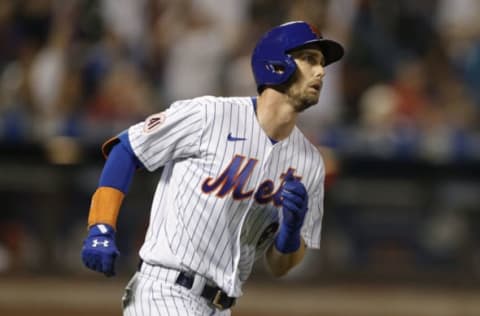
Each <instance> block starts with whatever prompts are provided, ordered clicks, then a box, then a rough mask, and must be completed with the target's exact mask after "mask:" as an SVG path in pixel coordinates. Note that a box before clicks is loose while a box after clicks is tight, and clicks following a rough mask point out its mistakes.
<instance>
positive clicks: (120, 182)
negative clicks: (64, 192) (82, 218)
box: [82, 132, 142, 276]
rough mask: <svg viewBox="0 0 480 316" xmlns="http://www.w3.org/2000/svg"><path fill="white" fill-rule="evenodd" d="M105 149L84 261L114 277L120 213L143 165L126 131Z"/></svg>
mask: <svg viewBox="0 0 480 316" xmlns="http://www.w3.org/2000/svg"><path fill="white" fill-rule="evenodd" d="M102 149H103V151H104V155H105V156H106V157H107V160H106V162H105V165H104V167H103V170H102V175H101V177H100V181H99V185H98V187H97V189H96V191H95V193H94V194H93V196H92V201H91V205H90V211H89V215H88V236H87V238H86V239H85V240H84V243H83V248H82V261H83V263H84V264H85V266H87V267H88V268H90V269H92V270H94V271H98V272H100V273H103V274H105V275H106V276H113V275H115V259H116V257H117V256H118V254H119V251H118V249H117V246H116V243H115V231H116V224H117V217H118V213H119V210H120V207H121V205H122V202H123V199H124V197H125V195H126V194H127V191H128V189H129V187H130V183H131V181H132V178H133V174H134V172H135V169H137V168H139V167H141V166H142V164H141V163H140V161H139V160H138V159H137V157H136V156H135V154H134V153H133V150H132V148H131V145H130V141H129V140H128V135H127V133H126V132H124V133H122V134H120V135H119V136H118V137H115V138H113V139H111V140H109V141H108V142H107V143H105V145H104V146H103V148H102Z"/></svg>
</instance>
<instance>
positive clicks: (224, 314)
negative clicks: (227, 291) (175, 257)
mask: <svg viewBox="0 0 480 316" xmlns="http://www.w3.org/2000/svg"><path fill="white" fill-rule="evenodd" d="M122 302H123V315H124V316H159V315H162V316H163V315H166V316H190V315H193V316H213V315H215V316H229V315H230V311H229V310H227V311H219V310H217V309H215V308H212V307H211V306H209V305H208V304H207V302H206V301H205V300H204V299H203V298H202V297H199V296H197V295H194V294H192V293H191V292H190V290H188V289H186V288H184V287H182V286H180V285H176V284H172V283H171V282H168V281H165V280H162V279H155V278H150V277H148V276H146V275H144V274H142V273H136V274H135V275H134V276H133V277H132V279H131V280H130V282H129V283H128V285H127V286H126V288H125V293H124V296H123V298H122Z"/></svg>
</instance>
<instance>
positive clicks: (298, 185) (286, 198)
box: [281, 176, 308, 231]
mask: <svg viewBox="0 0 480 316" xmlns="http://www.w3.org/2000/svg"><path fill="white" fill-rule="evenodd" d="M281 196H282V212H283V213H282V214H283V224H284V225H286V226H287V228H288V229H289V230H290V231H297V230H300V228H302V225H303V222H304V220H305V214H306V213H307V209H308V193H307V190H306V189H305V186H304V185H303V183H302V182H300V181H299V180H297V179H295V178H294V177H293V176H292V177H289V178H287V179H286V181H285V185H284V187H283V190H282V195H281Z"/></svg>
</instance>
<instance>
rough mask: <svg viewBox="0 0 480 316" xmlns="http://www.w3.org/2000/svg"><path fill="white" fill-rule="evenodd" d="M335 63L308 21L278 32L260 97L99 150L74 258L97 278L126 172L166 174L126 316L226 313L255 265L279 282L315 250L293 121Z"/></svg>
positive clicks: (308, 185)
mask: <svg viewBox="0 0 480 316" xmlns="http://www.w3.org/2000/svg"><path fill="white" fill-rule="evenodd" d="M342 56H343V48H342V46H341V45H340V44H339V43H337V42H335V41H332V40H328V39H325V38H323V37H322V36H321V35H320V33H319V32H318V31H316V29H315V28H314V27H312V26H311V25H309V24H308V23H305V22H302V21H296V22H290V23H286V24H282V25H280V26H277V27H275V28H273V29H272V30H270V31H269V32H267V33H266V34H265V35H264V36H263V37H262V38H261V39H260V40H259V42H258V43H257V45H256V47H255V50H254V52H253V55H252V69H253V74H254V77H255V80H256V84H257V89H258V93H259V94H258V96H256V97H228V98H222V97H212V96H204V97H199V98H194V99H191V100H183V101H178V102H174V103H173V104H171V106H170V107H169V108H168V109H167V110H165V111H164V112H161V113H157V114H153V115H151V116H150V117H148V118H146V120H145V121H143V122H140V123H138V124H136V125H133V126H131V127H129V128H128V129H127V130H126V131H124V132H122V133H120V134H119V135H118V136H116V137H114V138H113V139H112V140H109V141H107V142H106V143H105V144H104V146H103V152H104V153H105V155H106V156H107V157H108V158H107V160H106V163H105V166H104V169H103V171H102V174H101V177H100V181H99V186H98V188H97V190H96V191H95V193H94V194H93V197H92V203H91V208H90V212H89V218H88V227H89V230H88V236H87V237H86V239H85V241H84V243H83V248H82V260H83V262H84V264H85V265H86V266H87V267H88V268H90V269H92V270H95V271H98V272H101V273H103V274H105V275H106V276H112V275H114V274H115V269H114V262H115V259H116V257H117V256H118V254H119V252H118V250H117V247H116V245H115V234H116V222H117V216H118V213H119V209H120V207H121V204H122V200H123V198H124V196H125V194H127V192H128V187H129V185H130V182H131V179H132V177H133V174H134V172H135V170H136V169H138V168H145V169H147V170H148V171H154V170H157V169H158V168H161V167H163V171H162V174H161V176H160V179H159V182H158V186H157V189H156V192H155V195H154V197H153V203H152V206H151V214H150V222H149V227H148V231H147V233H146V237H145V242H144V243H143V245H142V247H141V249H140V253H139V254H140V259H141V260H140V264H139V267H138V271H137V272H136V273H135V274H134V276H133V277H132V279H131V280H130V282H129V284H128V285H127V287H126V289H125V294H124V296H123V309H124V315H132V316H133V315H135V316H139V315H142V316H146V315H230V308H231V307H232V306H233V305H234V304H235V301H236V299H237V298H238V297H240V296H241V295H242V285H243V284H244V282H245V281H246V280H247V278H248V276H249V275H250V272H251V270H252V266H253V264H254V262H255V260H256V259H258V258H259V257H262V256H264V257H265V259H266V260H265V262H266V265H267V266H268V268H269V270H270V271H271V272H272V274H273V275H274V276H282V275H284V274H286V273H287V272H288V271H289V270H290V269H291V268H292V267H294V266H295V265H297V264H298V263H299V262H300V261H301V260H302V258H303V256H304V253H305V249H306V248H307V247H308V248H319V246H320V231H321V220H322V215H323V182H324V177H325V171H324V165H323V162H322V159H321V157H320V154H319V152H318V150H317V149H316V147H315V146H314V145H313V144H311V143H310V142H309V141H308V140H307V139H306V138H305V137H304V136H303V134H302V133H301V132H300V130H299V129H298V128H297V127H296V126H295V122H296V119H297V116H298V115H299V113H300V112H303V111H304V110H305V109H307V108H308V107H310V106H312V105H314V104H316V103H317V102H318V98H319V94H320V90H321V87H322V79H323V77H324V75H325V69H324V67H325V66H327V65H329V64H331V63H333V62H335V61H337V60H339V59H340V58H341V57H342Z"/></svg>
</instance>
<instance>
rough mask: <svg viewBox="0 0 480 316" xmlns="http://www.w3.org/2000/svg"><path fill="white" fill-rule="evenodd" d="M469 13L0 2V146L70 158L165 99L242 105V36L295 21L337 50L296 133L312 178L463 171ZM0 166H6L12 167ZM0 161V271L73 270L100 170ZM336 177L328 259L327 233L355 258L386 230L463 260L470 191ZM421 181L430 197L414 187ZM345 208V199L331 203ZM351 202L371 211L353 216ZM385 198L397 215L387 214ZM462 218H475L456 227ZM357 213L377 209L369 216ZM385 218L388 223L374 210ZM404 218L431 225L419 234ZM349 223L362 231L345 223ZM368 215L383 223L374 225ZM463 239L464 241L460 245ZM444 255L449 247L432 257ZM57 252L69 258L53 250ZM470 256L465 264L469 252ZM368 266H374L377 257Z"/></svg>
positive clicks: (458, 0)
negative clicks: (317, 169)
mask: <svg viewBox="0 0 480 316" xmlns="http://www.w3.org/2000/svg"><path fill="white" fill-rule="evenodd" d="M478 12H480V1H478V0H455V1H453V0H422V1H418V0H391V1H382V0H295V1H288V0H222V1H217V0H0V47H1V49H0V148H3V147H2V146H5V148H6V147H8V148H17V147H16V146H17V145H18V146H24V147H29V145H30V144H35V145H38V144H40V145H46V148H47V149H49V148H52V150H51V151H50V152H49V154H50V155H51V157H50V160H51V161H53V162H62V161H64V162H72V161H74V160H75V159H77V161H78V159H79V158H78V157H77V158H75V157H74V156H79V155H78V152H77V150H78V148H81V147H82V146H83V145H86V146H90V145H92V146H91V147H93V148H99V145H100V144H101V143H102V142H103V141H104V140H106V139H107V138H110V137H111V136H113V135H115V134H116V133H118V132H120V131H121V130H123V129H124V128H126V127H128V126H129V125H130V124H132V123H135V122H137V121H139V120H142V119H143V118H144V117H146V116H147V115H149V114H151V113H154V112H159V111H162V110H163V109H165V108H166V107H167V106H168V105H169V104H170V103H171V102H173V101H175V100H178V99H185V98H191V97H196V96H201V95H223V96H237V95H255V94H256V89H255V83H254V80H253V75H252V72H251V68H250V55H251V51H252V49H253V47H254V45H255V43H256V41H257V40H258V38H259V37H260V36H261V34H263V33H264V32H265V31H266V30H268V29H269V28H271V27H272V26H274V25H278V24H281V23H283V22H286V21H292V20H305V21H307V22H309V23H311V24H313V25H315V26H316V27H317V28H318V29H320V30H322V33H323V35H324V36H325V37H328V38H332V39H335V40H337V41H339V42H340V43H342V44H343V45H344V46H345V48H346V55H345V58H343V59H342V61H341V62H339V63H336V64H333V65H331V66H329V67H328V68H327V75H326V77H325V80H324V81H325V82H324V86H323V91H322V94H321V97H320V100H319V104H318V106H315V107H313V108H310V109H308V112H307V113H305V114H304V115H301V117H300V119H301V121H300V124H299V126H300V127H301V128H302V129H303V131H304V132H305V133H306V134H307V136H308V137H310V138H311V139H312V140H313V141H314V142H315V143H317V144H318V145H322V146H324V147H323V148H331V150H330V151H325V155H324V158H325V161H326V165H327V166H326V167H327V172H328V170H329V168H333V169H335V167H336V165H335V159H336V157H337V156H336V155H335V154H336V153H338V154H340V155H344V156H343V157H347V158H348V157H354V158H355V157H356V156H355V155H362V157H360V158H363V156H365V155H367V156H376V157H380V158H393V159H400V160H401V159H407V160H408V159H417V160H418V159H426V160H428V161H429V162H432V161H433V162H435V164H434V165H436V163H439V162H440V163H450V162H463V161H465V160H468V161H469V162H471V161H474V163H475V161H478V160H480V121H479V110H480V89H479V88H480V20H479V19H478ZM349 155H350V156H349ZM7 156H8V155H7ZM80 156H81V155H80ZM1 158H4V159H5V161H8V162H9V163H12V162H16V156H13V157H5V156H2V157H1ZM357 158H358V157H357ZM33 159H35V158H33ZM360 160H361V159H360ZM375 161H378V160H375ZM332 162H333V163H332ZM340 162H342V161H341V159H340ZM8 166H9V165H8V164H5V167H4V168H3V169H2V170H1V172H2V175H3V176H4V177H3V178H2V179H3V180H2V181H3V182H1V185H2V186H1V187H0V198H1V199H2V201H3V204H4V209H3V210H2V212H0V272H1V271H3V270H6V269H9V268H10V269H11V267H9V266H15V260H17V261H19V262H20V261H25V262H27V263H28V262H30V263H29V264H24V263H20V264H19V265H20V266H21V265H22V264H24V265H30V266H33V267H37V266H41V265H40V264H37V261H38V260H43V261H44V264H43V267H45V266H46V267H49V266H52V267H54V268H52V269H56V267H57V266H56V265H54V264H53V263H55V262H56V261H58V262H63V261H65V260H70V261H71V262H72V266H74V267H77V266H78V265H79V264H80V260H79V259H78V245H79V244H80V243H81V239H82V238H83V236H84V233H85V231H84V230H85V220H86V213H85V212H86V210H88V203H89V199H90V196H91V190H92V188H93V187H95V185H96V181H97V179H98V172H100V171H99V170H96V169H95V168H93V167H92V166H90V167H92V168H93V169H92V170H90V169H88V170H87V169H85V170H83V169H81V168H82V166H80V167H79V168H80V170H77V169H75V170H73V169H72V170H70V169H65V170H63V169H62V170H56V169H54V168H53V167H52V166H56V165H55V164H52V165H49V167H50V169H49V168H47V166H43V167H44V168H43V169H41V168H39V169H38V170H37V169H28V168H27V167H28V166H23V165H22V166H20V167H19V166H17V169H15V168H14V169H12V170H13V171H11V172H10V173H9V172H6V170H7V169H8V170H9V168H11V166H10V167H8ZM332 166H333V167H332ZM52 168H53V171H52V170H51V169H52ZM358 169H362V168H361V167H360V168H358ZM42 170H43V171H42ZM367 170H370V172H371V170H372V167H371V168H370V169H368V168H367ZM41 171H42V172H43V173H42V172H41ZM55 172H57V173H60V174H62V175H63V177H58V178H56V177H55V175H57V176H58V174H57V173H55ZM69 172H71V173H72V174H70V173H69ZM75 172H78V174H77V173H75ZM330 173H332V174H335V171H333V172H329V174H330ZM373 173H375V172H373ZM432 173H434V172H433V171H431V173H430V174H428V176H432ZM472 173H474V172H472ZM423 174H424V175H425V174H427V173H423ZM421 175H422V174H420V175H419V176H421ZM140 176H141V175H140ZM144 176H145V175H144ZM384 176H385V177H388V174H385V175H384ZM477 178H478V177H477ZM46 179H48V180H49V181H46ZM149 180H150V178H146V179H143V180H140V181H143V182H142V183H146V182H148V181H149ZM327 180H328V178H327ZM347 180H348V179H347ZM350 180H351V181H353V182H354V185H352V187H349V186H348V183H349V182H348V181H347V182H346V183H345V182H344V183H343V186H342V185H338V183H337V187H336V188H333V189H330V190H331V191H330V192H329V194H327V197H332V199H333V202H332V201H328V200H327V203H328V202H330V203H332V205H329V206H328V207H327V208H328V209H329V211H331V213H328V214H332V215H329V216H330V217H329V216H327V217H326V223H327V224H326V225H325V227H326V230H327V232H328V229H330V232H328V233H327V234H326V235H327V238H326V239H325V242H324V245H325V253H327V254H328V253H329V249H334V250H335V251H336V256H337V257H342V256H344V255H342V254H340V255H339V254H338V253H339V252H342V251H344V252H345V249H348V247H346V246H343V247H342V242H341V241H342V240H348V238H346V237H345V238H343V237H342V238H340V237H338V238H337V237H335V233H336V234H337V235H338V236H347V235H348V234H347V233H349V232H350V233H351V234H350V235H351V237H350V240H351V245H352V246H351V248H352V249H353V248H355V247H357V248H358V249H359V251H358V252H359V253H362V254H363V253H366V252H367V251H365V246H364V245H363V244H362V245H361V247H360V246H355V245H356V243H357V244H358V243H360V244H361V243H362V242H363V243H365V244H372V242H370V239H374V238H373V237H376V236H373V237H372V234H373V233H372V232H378V234H379V237H378V240H382V242H383V240H384V239H385V234H387V235H388V234H390V235H392V234H395V233H397V232H398V236H400V237H399V239H401V240H404V239H405V240H407V244H409V243H410V240H411V239H413V238H417V237H418V236H417V235H415V234H411V230H412V229H413V228H412V227H418V232H421V233H422V234H423V235H422V236H424V237H423V240H426V241H425V242H424V244H428V245H430V244H432V245H433V246H428V247H427V246H425V247H423V248H422V251H423V250H424V248H425V249H427V248H428V249H430V250H429V251H427V253H441V254H442V255H441V256H439V257H442V258H443V257H448V256H447V255H444V253H447V254H448V255H449V256H450V257H451V258H456V257H455V256H456V253H455V251H457V250H458V249H463V248H462V246H461V245H464V244H467V243H471V244H472V245H474V246H469V247H464V248H465V249H467V251H463V253H470V252H472V251H470V249H472V247H473V248H475V247H476V248H475V249H477V248H478V247H477V246H476V245H478V240H479V238H480V237H479V235H478V233H477V231H478V229H477V228H476V227H477V226H478V224H477V223H478V215H476V214H477V213H478V196H480V195H479V194H478V185H477V183H476V182H473V183H467V184H463V183H462V184H461V185H460V187H459V185H458V184H457V185H453V186H452V187H450V186H449V185H450V183H443V184H442V183H437V182H438V181H437V180H431V182H428V183H427V184H426V183H425V181H424V180H421V181H419V180H418V179H417V178H416V179H414V180H412V181H414V183H416V184H417V185H418V186H419V187H415V186H414V187H413V189H411V183H408V185H406V186H407V187H408V190H406V189H405V188H404V183H403V182H400V183H396V186H392V185H393V184H395V183H393V184H392V183H389V184H388V185H385V184H384V183H383V182H382V183H380V187H376V186H375V185H373V189H371V187H372V184H370V186H369V185H368V184H366V183H365V182H362V180H361V179H360V180H358V179H353V180H352V179H350ZM357 180H358V181H357ZM447 180H448V179H447ZM447 180H445V181H447ZM137 181H138V180H137ZM355 181H357V182H355ZM415 181H419V182H418V183H417V182H415ZM47 182H48V183H47ZM327 182H328V181H327ZM152 183H153V182H152ZM374 184H375V183H374ZM327 185H328V183H327ZM428 185H430V188H429V189H428V190H431V191H432V192H433V193H431V192H430V191H428V190H427V192H424V191H425V190H426V189H425V187H424V186H428ZM462 185H465V186H466V187H462ZM437 186H438V187H437ZM138 187H139V189H138V190H139V191H142V192H140V194H138V195H135V194H133V195H132V196H134V197H135V196H136V197H137V198H136V199H135V198H133V200H132V199H131V200H130V204H128V203H127V205H126V206H125V208H130V210H125V211H124V212H123V214H125V215H123V216H124V217H123V219H122V220H123V221H124V222H125V223H128V225H124V226H125V227H123V228H122V229H123V230H124V231H126V232H125V233H124V234H123V236H129V234H128V229H129V227H130V229H132V230H133V233H137V234H138V238H137V239H138V240H140V239H141V238H142V236H143V235H142V234H141V233H139V232H138V231H135V229H138V227H140V230H141V229H142V228H143V223H141V221H142V218H143V217H142V216H140V214H139V213H138V212H139V211H141V210H144V211H147V209H148V206H147V205H145V206H142V205H143V204H146V203H148V202H149V198H150V196H148V197H146V196H144V195H146V192H144V191H146V190H145V187H150V185H148V186H143V187H142V186H138ZM151 187H153V185H151ZM327 189H329V188H327ZM370 189H371V190H370ZM362 190H366V192H363V191H362ZM368 190H370V191H368ZM422 190H424V191H422ZM37 191H38V192H37ZM352 192H353V193H352ZM355 192H357V195H355V194H354V193H355ZM408 193H410V194H411V196H409V195H408ZM417 193H418V195H417ZM352 194H353V195H354V196H353V197H352ZM429 194H430V195H431V196H433V197H431V198H428V197H429V196H430V195H429ZM381 196H383V200H382V199H381V198H380V197H381ZM335 199H336V200H335ZM349 199H350V200H355V201H356V202H355V203H353V202H352V203H351V204H352V205H353V206H348V207H345V205H344V204H345V203H346V202H345V201H347V202H348V201H349ZM357 200H359V201H360V202H362V201H363V202H364V203H367V202H368V203H370V202H372V201H373V202H375V203H377V202H378V200H380V201H384V202H385V203H384V204H385V205H383V204H382V205H380V206H378V205H377V204H378V203H377V204H375V205H373V206H372V205H370V204H368V205H363V208H362V204H361V203H359V202H358V201H357ZM425 200H427V202H428V203H427V202H425ZM465 201H467V202H468V201H470V202H468V203H470V204H469V205H467V206H465V203H467V202H465ZM424 202H425V203H424ZM142 203H143V204H142ZM342 203H343V204H342ZM398 203H400V204H402V203H406V204H408V203H410V204H408V205H403V204H402V205H400V206H398V205H397V207H396V208H395V205H396V204H398ZM415 203H416V204H415ZM422 203H424V204H426V205H424V204H422ZM392 206H393V207H392ZM462 208H463V209H467V210H468V211H469V212H470V210H471V213H472V214H474V215H475V216H476V217H467V215H460V216H464V217H461V218H460V219H461V220H455V218H456V217H455V216H458V214H460V213H458V214H457V213H456V211H457V210H458V209H462ZM372 209H373V210H374V211H375V210H377V211H378V213H375V215H369V214H370V213H369V212H371V211H372ZM390 209H393V211H394V213H395V212H396V213H395V214H396V216H397V217H395V216H393V215H392V214H391V213H388V212H385V211H386V210H390ZM365 210H366V211H365ZM412 210H413V211H412ZM407 211H412V213H414V214H417V215H418V214H420V215H422V214H423V213H424V212H431V213H432V214H433V215H435V214H437V213H438V214H439V216H437V217H435V216H432V217H431V218H432V219H433V220H431V221H428V222H427V224H424V223H423V218H420V219H419V218H417V217H419V215H418V216H417V217H415V215H412V213H408V212H407ZM474 211H475V212H474ZM415 212H416V213H415ZM128 214H130V215H128ZM362 214H363V215H365V214H366V219H365V220H364V221H363V222H362V219H361V218H356V217H355V215H356V216H358V217H360V216H361V215H362ZM452 214H453V215H455V216H454V217H452V216H453V215H452ZM462 214H463V213H462ZM469 214H470V213H469ZM401 215H403V216H404V217H405V218H406V219H405V220H404V221H403V222H401V223H406V224H405V225H403V226H402V225H399V224H398V221H399V216H401ZM145 216H146V215H145ZM382 216H383V217H387V218H388V220H389V221H392V222H394V223H393V224H389V223H390V222H387V223H385V222H386V221H384V222H382V221H381V220H380V219H382V218H383V217H382ZM468 216H470V215H468ZM425 217H428V216H425ZM352 218H353V219H354V220H351V219H352ZM392 218H393V220H392ZM402 218H403V217H402ZM452 218H453V219H452ZM345 220H346V221H347V224H345V223H343V222H342V221H345ZM370 220H371V221H372V222H374V223H373V224H372V223H370V222H369V221H370ZM328 221H330V222H328ZM332 221H338V223H336V225H335V223H333V224H332ZM353 221H357V222H356V223H355V225H356V226H355V225H353V224H352V225H353V226H355V227H353V228H352V227H351V226H352V225H351V223H350V222H353ZM139 222H140V223H139ZM379 223H380V225H379ZM455 223H457V224H455ZM120 224H122V222H121V223H120ZM467 224H468V225H470V226H471V229H470V228H469V229H466V228H465V227H464V226H468V225H467ZM362 225H363V226H362ZM132 226H134V228H132ZM377 226H380V227H377ZM470 226H469V227H470ZM77 227H78V229H77ZM332 227H333V228H332ZM77 230H78V232H77ZM332 231H333V233H332ZM364 231H365V232H367V233H365V234H363V232H364ZM468 231H471V232H474V234H472V236H474V237H471V236H470V237H468V236H467V237H465V236H466V235H467V233H466V232H468ZM429 232H433V233H431V234H429ZM133 233H132V234H133ZM132 234H130V236H131V235H132ZM362 234H363V235H362ZM29 236H33V237H29ZM36 236H41V237H40V238H38V237H37V238H35V237H36ZM59 236H60V237H59ZM425 236H426V237H425ZM431 236H434V237H431ZM455 236H456V237H455ZM124 238H125V239H126V240H120V243H122V242H123V245H124V248H127V249H135V248H136V246H137V245H132V243H134V242H135V240H136V239H135V240H134V241H132V238H130V237H124ZM127 239H128V240H127ZM418 239H419V240H420V239H422V238H418ZM339 240H340V241H339ZM365 240H367V241H365ZM456 240H457V241H458V242H457V243H456V244H455V241H456ZM333 241H334V242H336V244H335V245H334V246H330V247H329V244H333ZM345 243H346V242H343V244H345ZM419 243H421V242H419ZM38 244H42V245H43V246H38ZM65 244H71V245H73V246H71V247H66V246H65ZM125 244H128V245H129V246H128V247H127V246H125ZM410 244H411V243H410ZM410 244H409V245H410ZM2 245H3V246H2ZM36 245H37V246H36ZM339 245H340V246H339ZM458 245H460V246H458ZM415 247H416V248H420V247H417V246H416V244H415ZM415 247H414V248H415ZM448 247H450V248H451V249H453V250H449V251H445V248H448ZM387 248H388V256H390V257H391V253H392V251H391V246H388V247H387ZM416 248H415V249H416ZM65 249H71V250H70V251H67V253H66V254H65ZM432 249H433V250H435V251H436V252H435V251H433V250H432ZM438 249H440V250H438ZM447 250H448V249H447ZM459 252H460V251H459ZM472 253H473V252H472ZM122 254H123V255H125V251H124V252H123V253H122ZM422 255H423V254H422ZM474 255H475V258H476V259H475V260H473V261H475V262H480V250H478V249H477V251H476V252H475V254H474ZM25 256H26V257H28V258H26V259H25V258H23V257H25ZM127 256H128V253H127ZM10 257H12V258H13V259H11V258H10ZM131 257H132V260H137V256H136V254H133V255H131ZM331 257H335V256H333V255H332V256H331ZM9 258H10V259H9ZM15 258H17V259H15ZM39 258H40V259H39ZM42 258H43V259H42ZM379 258H381V260H379V261H380V262H384V260H385V256H379ZM9 260H10V261H12V262H13V263H9ZM469 260H470V259H469ZM394 261H398V260H397V257H394V259H392V260H391V262H394ZM470 261H472V260H470ZM339 262H341V260H337V261H335V262H334V264H333V266H336V267H337V266H341V264H339ZM344 262H349V261H348V260H347V259H345V260H344ZM475 265H476V266H478V263H475ZM77 270H79V271H81V270H80V269H77ZM478 275H480V271H478Z"/></svg>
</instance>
